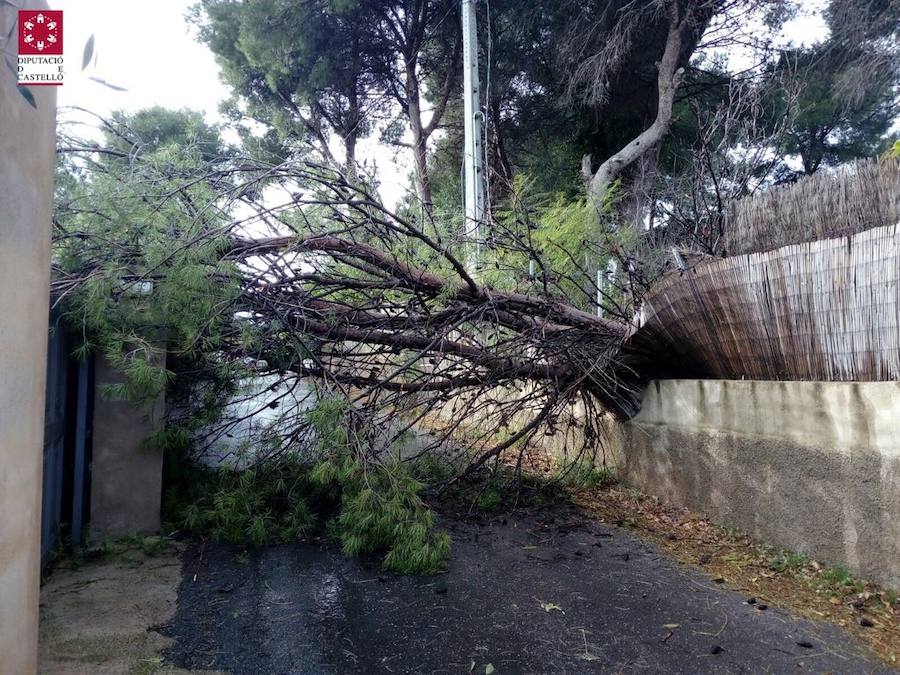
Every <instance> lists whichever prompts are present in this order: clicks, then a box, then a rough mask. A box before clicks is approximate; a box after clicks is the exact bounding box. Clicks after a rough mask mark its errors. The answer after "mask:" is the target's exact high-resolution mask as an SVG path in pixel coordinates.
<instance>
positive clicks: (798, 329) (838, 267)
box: [627, 181, 900, 381]
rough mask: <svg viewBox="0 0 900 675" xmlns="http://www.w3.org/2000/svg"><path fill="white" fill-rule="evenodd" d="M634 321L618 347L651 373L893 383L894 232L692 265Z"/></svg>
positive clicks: (896, 346)
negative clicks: (624, 346)
mask: <svg viewBox="0 0 900 675" xmlns="http://www.w3.org/2000/svg"><path fill="white" fill-rule="evenodd" d="M839 184H840V185H841V186H843V187H839V188H838V190H842V189H846V185H847V183H846V182H840V181H839ZM898 193H900V190H898ZM776 201H777V199H776ZM832 203H835V202H834V200H832ZM883 203H884V204H890V203H891V200H890V199H887V198H885V200H884V201H883ZM791 208H793V207H791ZM878 208H880V207H878ZM780 213H781V216H779V217H781V218H783V220H782V221H781V222H785V223H786V222H789V219H786V218H785V216H784V214H785V213H786V211H782V212H780ZM814 214H815V212H814V211H813V213H812V214H810V215H809V216H808V220H814V219H815V216H814ZM844 215H846V214H844ZM844 225H845V226H848V227H855V226H856V225H854V224H852V223H850V221H849V220H845V221H844ZM778 227H781V226H780V225H779V226H778ZM757 231H758V230H757ZM809 231H810V228H809V227H807V233H808V232H809ZM822 231H824V228H822ZM804 236H806V235H804ZM642 315H643V316H642V321H641V326H640V328H639V329H638V330H637V331H636V333H635V334H634V335H633V336H632V337H631V339H630V340H629V343H628V345H627V350H628V351H630V352H631V354H632V356H636V357H638V358H641V360H643V361H644V362H645V363H646V364H649V365H648V366H647V367H646V368H642V370H645V372H646V374H647V375H649V376H651V377H709V378H727V379H742V378H747V379H765V380H826V381H851V380H852V381H884V380H900V226H898V224H897V223H896V221H895V222H894V223H893V224H891V225H888V226H884V227H877V228H873V229H867V230H865V231H862V232H857V233H854V234H850V235H847V236H841V237H833V238H830V239H820V240H819V241H811V242H805V243H795V244H791V245H787V246H782V247H780V248H777V249H776V250H772V251H766V252H760V253H750V254H745V255H738V256H733V257H730V258H723V259H716V260H710V261H707V262H703V263H700V264H698V265H697V266H695V267H693V268H691V269H689V270H687V271H685V272H682V273H680V274H673V275H670V276H668V277H666V278H664V279H663V280H662V281H661V282H660V283H659V285H658V286H657V288H656V289H655V290H654V291H653V292H652V293H651V294H650V295H649V296H648V297H647V298H645V302H644V305H643V309H642ZM660 354H665V355H666V358H665V359H661V358H659V355H660Z"/></svg>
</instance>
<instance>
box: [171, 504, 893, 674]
mask: <svg viewBox="0 0 900 675" xmlns="http://www.w3.org/2000/svg"><path fill="white" fill-rule="evenodd" d="M444 527H445V528H446V529H448V530H449V531H450V533H451V535H452V537H453V557H452V560H451V562H450V567H449V571H448V572H447V573H446V574H442V575H438V576H434V577H409V576H407V577H401V576H396V575H392V574H388V573H384V572H383V571H381V570H380V569H379V567H378V564H377V562H376V561H366V560H359V559H348V558H345V557H343V556H342V555H341V554H340V552H339V551H335V550H333V549H325V548H319V547H316V546H313V545H306V544H292V545H283V546H274V547H269V548H263V549H258V550H255V551H250V552H248V553H247V554H246V556H245V557H242V556H237V555H236V554H237V553H238V551H237V550H236V549H233V548H231V547H227V546H223V545H218V544H212V543H207V544H195V545H193V546H192V547H190V548H189V549H188V551H187V552H186V553H185V559H184V568H183V570H184V571H183V574H184V576H183V579H182V583H181V586H180V589H179V592H178V609H177V611H176V614H175V616H174V618H173V619H172V620H171V621H170V622H169V623H168V624H166V625H165V626H162V627H160V628H159V630H160V632H161V633H163V635H166V636H168V637H172V638H174V639H175V644H174V646H173V647H172V648H171V649H170V650H169V651H168V652H167V654H166V657H167V659H168V660H169V661H170V662H171V663H172V664H174V665H177V666H180V667H184V668H194V669H205V670H224V671H229V672H232V673H236V674H238V675H243V674H245V673H247V674H250V673H266V674H280V673H485V672H486V670H487V672H490V671H491V668H490V667H489V666H492V667H493V672H495V673H497V674H498V675H504V674H506V673H595V672H596V673H620V672H621V673H629V672H646V673H807V672H809V673H827V672H831V673H888V672H892V671H890V670H889V669H887V668H886V666H884V665H882V664H881V662H879V661H877V660H876V659H875V657H874V656H872V655H871V654H870V653H869V652H867V651H866V649H865V648H864V647H863V646H862V645H860V644H859V643H856V642H854V641H853V640H852V639H851V638H850V637H849V636H848V635H846V634H845V633H843V632H842V631H841V630H840V629H839V628H838V627H836V626H833V625H826V624H817V623H812V622H809V621H806V620H803V619H799V618H796V617H793V616H791V615H790V614H788V613H786V612H785V611H782V610H779V609H776V608H772V607H766V606H765V605H762V604H759V603H755V604H750V603H748V602H747V600H748V598H747V597H746V596H745V595H742V594H741V593H740V592H739V591H737V590H729V589H727V588H725V585H724V584H722V583H716V580H714V579H711V578H709V577H707V576H705V575H704V574H703V573H702V572H700V571H698V570H694V569H691V568H687V567H684V566H682V565H679V564H678V563H676V562H674V561H672V560H671V559H669V558H668V557H666V556H665V554H663V553H662V552H660V551H659V550H658V549H656V548H654V547H653V546H650V545H648V544H645V543H644V542H642V541H640V540H639V539H637V538H636V537H634V536H633V535H632V534H630V533H627V532H625V531H623V530H619V529H616V528H611V527H607V526H605V525H601V524H597V523H595V522H593V521H590V520H588V519H586V518H585V517H583V516H582V515H580V514H579V513H578V512H577V511H575V510H573V509H554V510H553V511H547V512H539V513H531V514H518V515H515V516H506V517H498V518H495V519H492V520H487V519H485V520H473V521H469V522H459V521H447V522H445V523H444Z"/></svg>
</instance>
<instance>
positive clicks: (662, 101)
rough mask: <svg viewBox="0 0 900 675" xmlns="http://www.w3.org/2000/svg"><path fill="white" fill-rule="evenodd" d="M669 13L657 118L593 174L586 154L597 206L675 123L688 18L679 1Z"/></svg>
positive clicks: (672, 3)
mask: <svg viewBox="0 0 900 675" xmlns="http://www.w3.org/2000/svg"><path fill="white" fill-rule="evenodd" d="M667 13H668V15H669V33H668V35H667V37H666V48H665V51H664V52H663V55H662V58H661V59H660V60H659V63H657V69H658V72H659V74H658V77H657V86H658V89H659V103H658V105H657V109H656V119H655V120H653V123H652V124H651V125H650V126H649V127H648V128H647V129H645V130H644V131H643V132H641V134H640V135H638V137H637V138H635V139H634V140H633V141H631V142H630V143H629V144H628V145H626V146H625V147H624V148H622V149H621V150H619V151H618V152H617V153H615V154H614V155H613V156H612V157H610V158H609V159H607V160H606V161H605V162H603V164H601V165H600V168H598V169H597V171H596V172H595V173H593V175H591V171H590V156H589V155H588V156H586V157H585V158H584V160H583V162H582V172H583V173H584V174H585V178H586V179H587V181H588V188H589V191H590V195H591V198H592V199H593V201H594V203H595V204H596V206H597V207H598V208H601V207H602V206H603V203H604V200H605V199H606V197H607V193H608V191H609V187H610V185H612V183H613V181H615V180H616V178H618V177H619V175H621V173H622V171H624V170H625V169H626V168H627V167H628V166H630V165H631V164H632V163H634V162H635V161H636V160H637V159H638V158H640V157H641V156H642V155H643V154H644V153H645V152H647V151H648V150H650V149H651V148H653V147H654V146H655V145H656V144H657V143H659V142H660V141H661V140H662V139H663V137H665V135H666V133H668V131H669V126H670V125H671V123H672V106H673V104H674V102H675V92H676V91H677V89H678V85H679V84H680V83H681V77H682V74H683V69H682V68H678V59H679V57H680V55H681V43H682V40H683V37H684V30H685V27H686V24H687V22H686V21H685V20H684V17H682V16H680V14H679V10H678V4H677V2H675V1H674V0H670V2H669V3H668V5H667Z"/></svg>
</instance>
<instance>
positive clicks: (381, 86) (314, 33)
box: [196, 0, 460, 208]
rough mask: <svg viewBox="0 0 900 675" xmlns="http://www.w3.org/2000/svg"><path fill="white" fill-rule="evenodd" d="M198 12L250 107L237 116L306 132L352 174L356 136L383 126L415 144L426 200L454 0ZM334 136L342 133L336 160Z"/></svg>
mask: <svg viewBox="0 0 900 675" xmlns="http://www.w3.org/2000/svg"><path fill="white" fill-rule="evenodd" d="M196 11H197V12H198V13H199V14H200V15H201V17H202V19H203V22H204V28H203V30H202V31H201V38H202V39H203V40H204V41H205V42H206V43H207V44H208V45H209V47H210V48H211V49H212V51H213V53H214V54H215V55H216V56H217V58H218V60H219V63H220V64H221V65H222V67H223V70H224V73H225V77H226V80H227V81H228V83H229V84H230V85H231V86H232V87H233V88H234V91H235V94H236V96H237V97H238V101H240V102H241V103H243V104H244V105H246V106H247V109H246V111H241V110H240V109H239V108H238V109H233V112H234V115H235V116H236V117H240V116H242V115H246V116H249V117H250V118H252V119H254V120H255V121H257V122H262V123H263V124H265V125H267V126H268V127H270V128H272V129H274V130H275V131H276V132H277V134H278V137H279V138H281V139H285V140H290V141H293V142H294V143H297V142H300V141H305V142H306V143H307V145H309V146H311V147H313V148H315V150H316V152H317V153H318V154H319V156H320V157H322V158H323V159H325V160H326V161H328V162H329V163H331V164H333V165H335V166H337V165H341V166H343V167H344V168H345V170H346V171H347V172H348V175H353V174H355V172H356V171H357V163H358V157H357V144H358V142H359V140H360V139H362V138H365V137H367V136H368V135H370V134H371V133H372V132H373V131H375V129H376V128H379V127H380V128H381V130H382V132H383V136H384V137H385V138H386V139H387V140H388V141H389V142H391V143H393V144H396V145H399V146H407V147H409V148H410V149H411V150H412V154H413V158H414V163H415V180H416V187H417V192H418V196H419V200H420V201H421V203H422V204H424V205H426V207H429V208H430V205H431V203H432V201H433V199H432V190H431V181H430V179H429V175H428V162H427V147H428V141H429V139H430V138H431V137H432V135H433V134H434V132H435V131H436V130H437V128H438V127H439V125H440V124H441V121H442V118H443V113H444V109H445V108H446V105H447V102H448V100H449V99H450V96H451V94H453V93H456V92H455V90H454V85H455V83H456V82H457V81H458V79H459V78H458V73H457V70H458V63H459V53H460V37H459V31H458V29H457V18H458V17H457V12H456V7H455V4H454V3H453V2H450V1H449V0H397V1H395V2H374V1H369V0H314V1H311V2H300V3H298V2H288V1H286V0H258V1H256V2H250V3H241V2H234V1H233V0H204V1H203V2H202V3H200V5H198V6H197V8H196ZM438 63H440V64H441V76H440V77H437V76H436V74H435V73H436V69H437V64H438ZM428 102H431V104H432V108H431V110H430V115H429V114H428V111H426V110H425V108H426V107H427V105H426V103H428ZM407 131H408V132H409V134H410V135H411V137H412V139H411V141H409V142H407V141H406V140H404V138H403V137H404V134H405V132H407ZM332 135H334V136H337V137H338V138H339V139H341V141H342V144H343V150H344V152H343V155H344V156H343V160H342V161H339V160H338V158H336V157H335V156H334V154H333V152H332V149H331V145H330V138H331V136H332Z"/></svg>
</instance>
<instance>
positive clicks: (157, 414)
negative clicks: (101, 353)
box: [91, 357, 165, 539]
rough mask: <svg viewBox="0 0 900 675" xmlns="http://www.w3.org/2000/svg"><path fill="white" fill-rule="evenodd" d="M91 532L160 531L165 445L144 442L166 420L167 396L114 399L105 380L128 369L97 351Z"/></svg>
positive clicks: (99, 536)
mask: <svg viewBox="0 0 900 675" xmlns="http://www.w3.org/2000/svg"><path fill="white" fill-rule="evenodd" d="M95 374H96V376H95V382H96V385H97V389H96V393H95V399H94V430H93V450H92V452H93V459H92V462H91V535H92V536H93V537H94V538H95V539H107V538H110V537H117V536H120V535H124V534H133V533H138V534H155V533H156V532H158V531H159V520H160V501H161V495H162V460H163V458H162V451H161V450H159V449H157V448H153V447H150V446H149V445H148V444H146V443H145V441H146V440H147V438H149V437H150V436H152V435H153V434H154V433H155V432H156V431H158V430H160V429H161V428H162V426H163V416H164V413H165V397H164V396H163V395H162V394H160V396H159V397H158V398H157V399H155V400H153V401H148V402H145V403H142V404H139V405H133V404H132V403H129V402H128V401H123V400H111V399H110V398H109V397H106V396H104V395H103V389H104V385H110V384H116V383H119V382H121V381H122V379H123V375H122V374H121V373H119V372H118V371H116V370H115V369H114V368H112V367H111V366H110V365H109V363H108V362H107V361H106V359H105V358H102V357H98V358H97V365H96V371H95Z"/></svg>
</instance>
